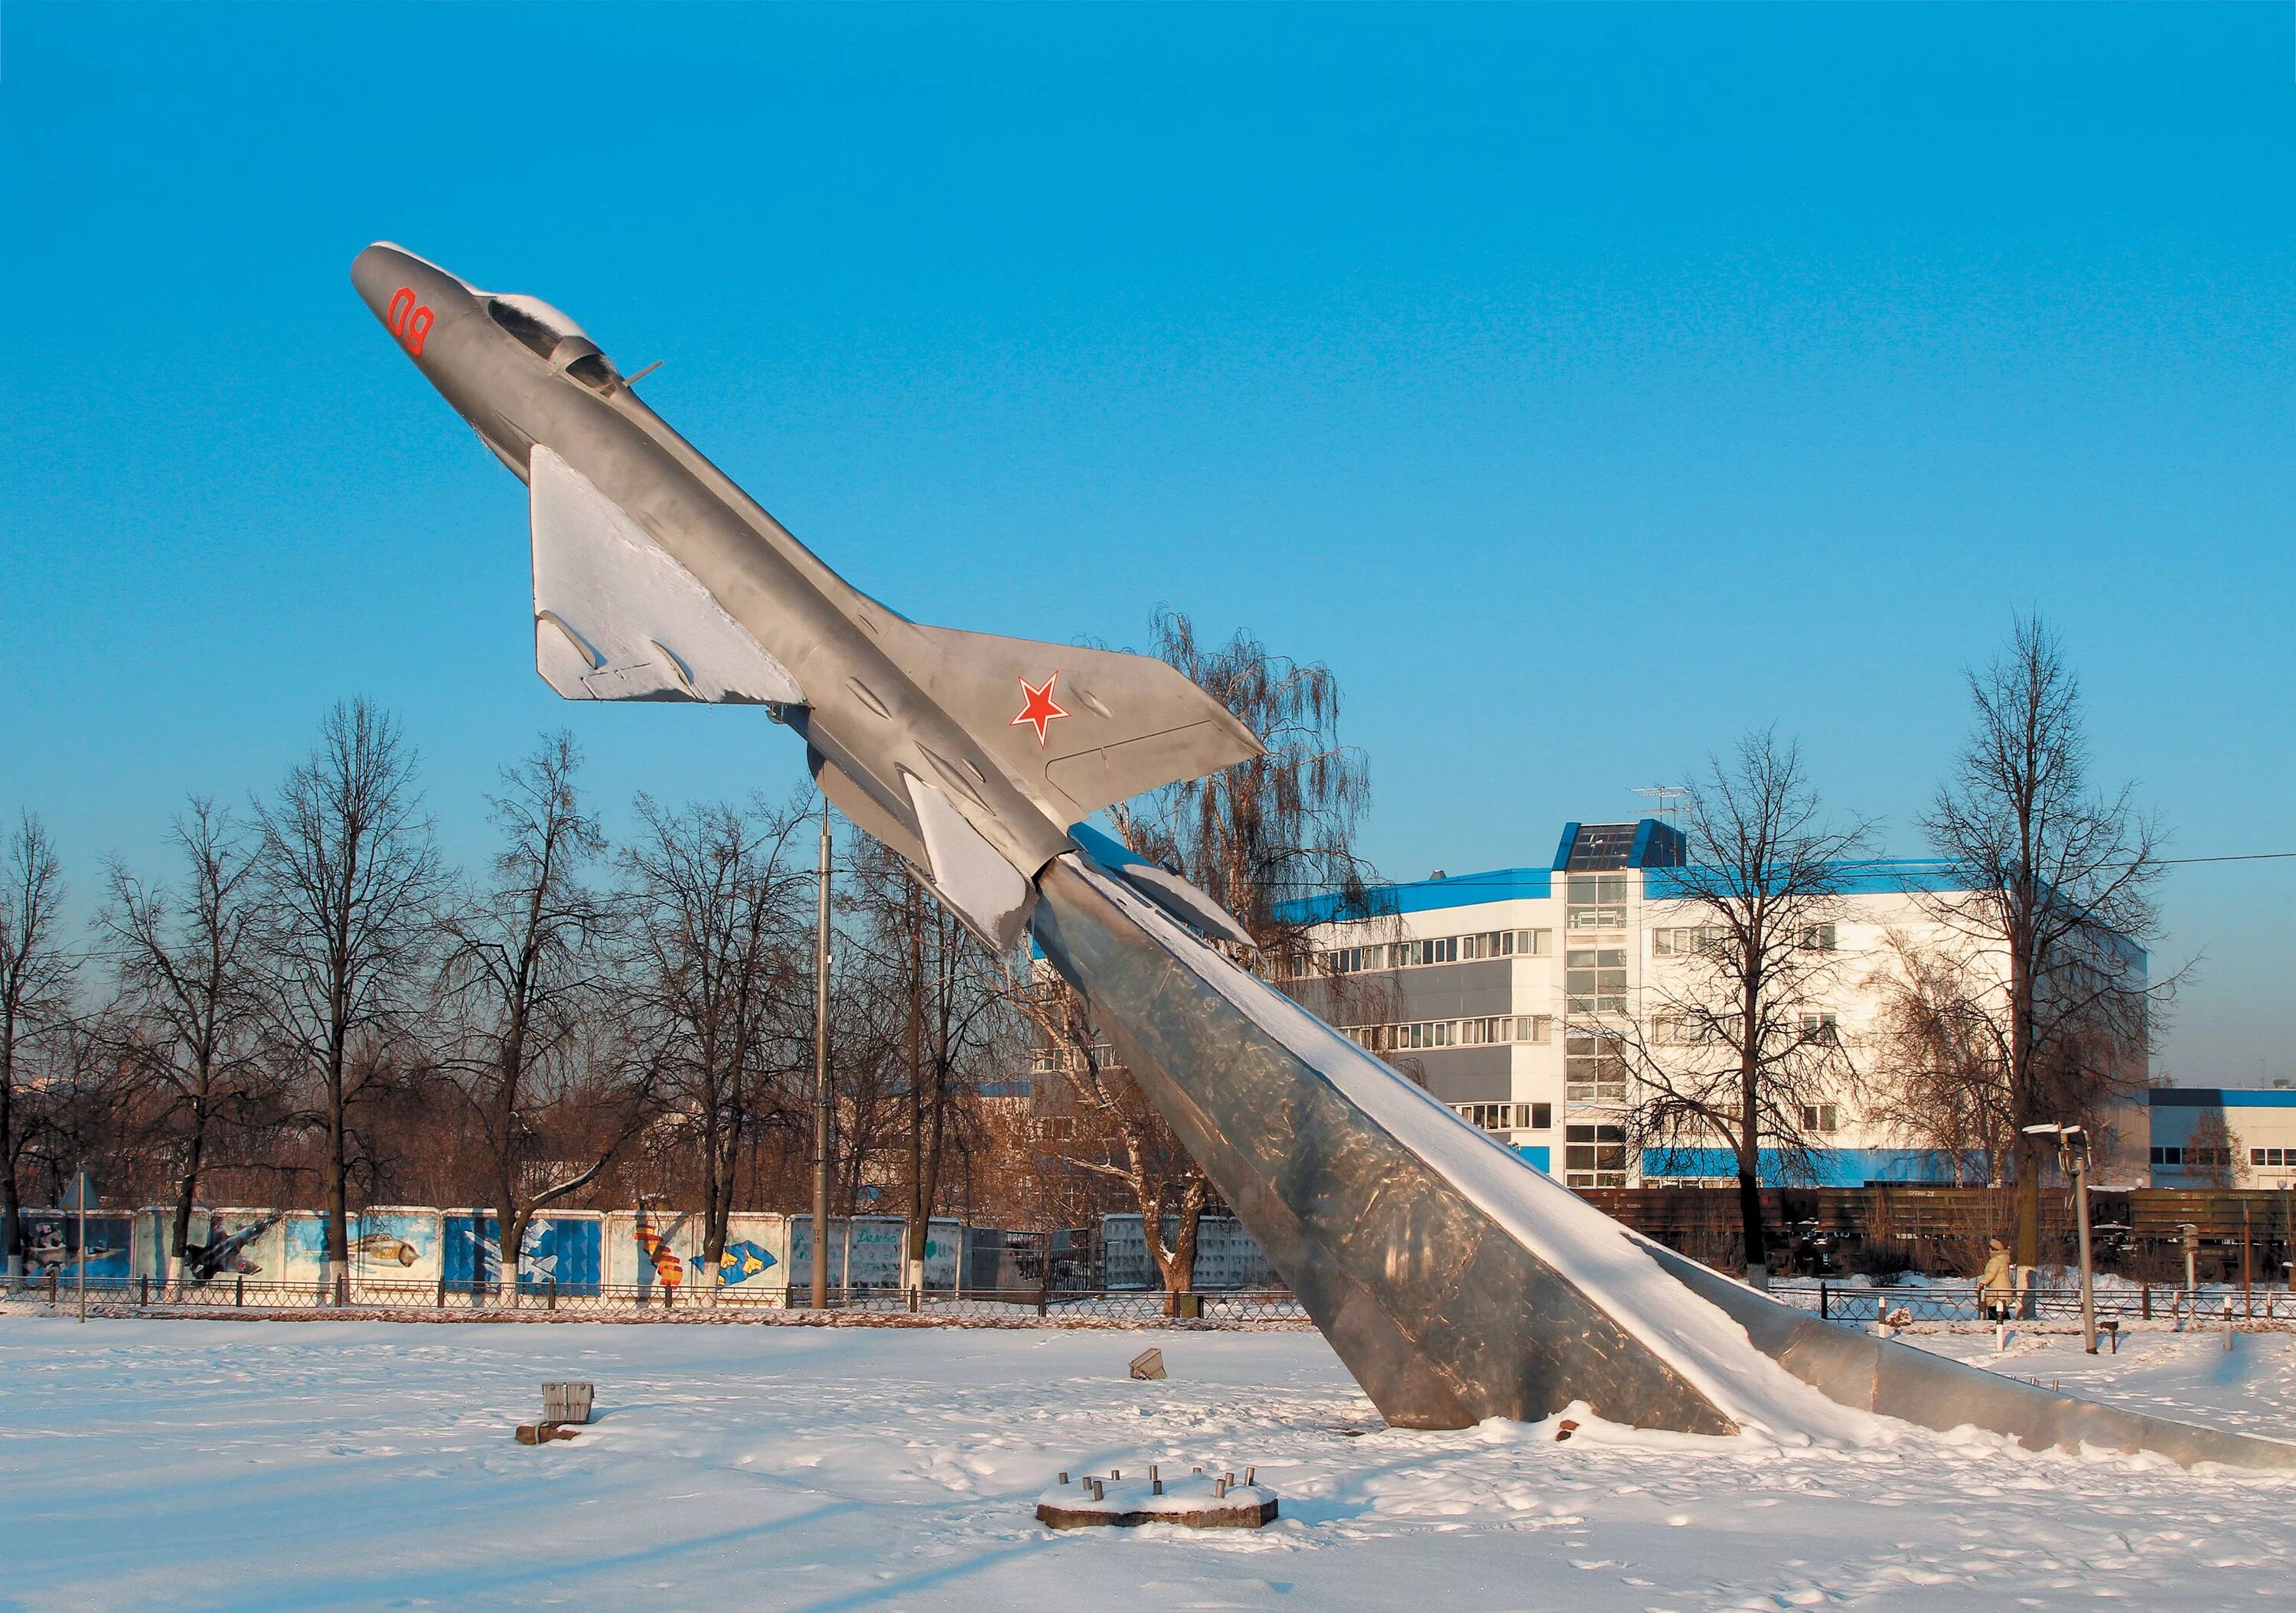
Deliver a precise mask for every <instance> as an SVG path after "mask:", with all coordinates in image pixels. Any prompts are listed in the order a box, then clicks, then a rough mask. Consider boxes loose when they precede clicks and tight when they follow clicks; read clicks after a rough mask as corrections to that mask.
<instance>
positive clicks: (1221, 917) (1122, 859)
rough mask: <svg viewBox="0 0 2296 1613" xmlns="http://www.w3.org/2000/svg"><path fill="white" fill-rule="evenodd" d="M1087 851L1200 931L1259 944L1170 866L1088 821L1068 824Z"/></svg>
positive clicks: (1222, 938) (1221, 938)
mask: <svg viewBox="0 0 2296 1613" xmlns="http://www.w3.org/2000/svg"><path fill="white" fill-rule="evenodd" d="M1069 836H1070V838H1071V839H1072V840H1074V841H1075V842H1076V843H1077V844H1078V846H1080V847H1082V848H1083V850H1084V854H1085V855H1086V856H1087V857H1089V858H1091V859H1092V860H1093V861H1095V863H1098V864H1099V865H1100V866H1101V867H1102V868H1104V869H1106V870H1107V871H1108V872H1109V873H1111V874H1113V875H1115V876H1117V877H1118V878H1119V879H1121V880H1123V881H1124V883H1125V884H1127V885H1130V886H1131V887H1132V888H1133V889H1134V890H1136V891H1137V892H1139V893H1141V894H1142V895H1143V896H1145V897H1146V898H1147V899H1148V900H1149V901H1152V902H1154V903H1155V904H1156V905H1157V906H1158V907H1160V908H1161V909H1164V911H1165V912H1166V913H1168V914H1169V915H1170V916H1171V917H1172V918H1177V919H1178V920H1179V921H1180V922H1181V923H1182V924H1185V925H1186V926H1188V927H1189V928H1190V929H1192V930H1193V931H1195V932H1196V934H1199V935H1202V936H1205V937H1208V938H1209V939H1210V940H1213V941H1232V942H1234V943H1235V944H1236V945H1238V946H1246V947H1248V946H1251V945H1254V944H1256V943H1255V942H1253V941H1252V939H1251V935H1250V934H1249V933H1247V932H1246V931H1245V929H1244V927H1243V926H1242V925H1241V924H1239V923H1238V922H1237V921H1236V918H1235V916H1234V914H1232V913H1230V912H1229V911H1228V910H1227V909H1226V908H1224V907H1222V906H1220V904H1219V903H1218V902H1217V901H1213V900H1212V899H1211V898H1210V896H1207V895H1205V894H1204V893H1203V892H1202V891H1201V890H1199V889H1197V888H1196V887H1195V886H1194V885H1191V884H1189V883H1188V882H1187V881H1186V880H1185V879H1183V878H1181V877H1180V876H1178V875H1177V874H1175V873H1173V872H1172V870H1171V869H1169V868H1158V867H1157V866H1156V865H1155V864H1154V863H1152V862H1151V861H1149V860H1147V859H1146V858H1144V857H1142V856H1139V855H1138V854H1137V853H1136V852H1131V851H1129V850H1128V849H1126V847H1125V846H1124V845H1123V844H1122V843H1121V842H1119V841H1116V840H1113V839H1111V838H1110V837H1109V836H1108V835H1103V834H1102V833H1101V832H1100V831H1099V830H1098V829H1096V828H1094V827H1092V825H1090V824H1088V823H1076V824H1070V826H1069Z"/></svg>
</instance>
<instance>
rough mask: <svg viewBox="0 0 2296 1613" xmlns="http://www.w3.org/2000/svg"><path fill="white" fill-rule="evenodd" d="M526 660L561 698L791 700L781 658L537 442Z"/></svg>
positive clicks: (796, 698)
mask: <svg viewBox="0 0 2296 1613" xmlns="http://www.w3.org/2000/svg"><path fill="white" fill-rule="evenodd" d="M529 470H530V473H529V488H530V490H531V493H530V505H529V508H530V513H531V515H532V519H533V529H534V664H535V670H536V671H538V672H540V673H541V674H542V679H543V681H544V682H545V683H547V684H548V685H549V686H550V687H552V688H553V689H556V690H557V691H558V692H559V693H560V694H561V695H564V696H565V697H566V698H567V699H569V700H700V701H709V702H712V703H732V704H749V705H754V704H784V705H797V704H801V703H802V702H803V701H804V699H805V695H804V694H803V693H802V692H801V691H800V690H799V687H798V684H797V679H794V678H792V677H791V675H790V673H789V671H788V669H787V668H785V667H783V665H782V663H781V662H778V661H776V660H775V659H774V658H773V656H772V655H770V654H767V652H766V650H765V647H764V646H761V645H760V644H758V641H757V640H756V639H755V638H752V637H750V631H749V630H748V629H746V628H744V627H742V625H741V623H739V622H737V621H734V619H733V617H731V616H729V615H727V614H726V610H725V607H724V606H722V605H719V604H718V603H717V600H716V599H714V598H712V597H710V593H709V589H708V588H704V587H702V586H701V582H700V581H699V580H697V579H696V578H695V577H694V575H693V572H689V571H687V570H686V569H685V567H684V566H682V565H680V564H678V563H677V562H676V560H674V559H672V558H671V557H670V555H669V553H668V551H667V550H666V549H664V548H663V547H661V546H660V544H658V543H656V542H655V541H654V540H653V539H652V538H650V537H648V536H647V535H646V533H645V531H644V529H643V528H642V527H640V526H639V525H638V523H636V522H635V521H633V520H631V519H630V517H629V515H628V514H627V513H626V512H625V511H624V510H623V509H622V508H621V506H619V505H617V504H615V503H614V502H613V500H611V498H607V497H606V496H605V494H603V493H602V492H600V491H599V490H598V489H597V487H596V486H595V485H594V483H593V482H592V481H590V479H589V478H588V477H586V476H585V475H583V474H582V473H581V472H579V471H578V470H576V469H575V468H574V467H573V466H572V465H568V464H567V463H566V461H565V460H563V459H562V458H560V457H558V456H557V455H556V454H554V453H553V452H552V451H551V450H550V449H547V448H545V447H542V446H540V445H537V447H536V448H535V450H534V457H533V460H532V463H531V465H530V467H529Z"/></svg>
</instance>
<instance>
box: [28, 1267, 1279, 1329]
mask: <svg viewBox="0 0 2296 1613" xmlns="http://www.w3.org/2000/svg"><path fill="white" fill-rule="evenodd" d="M0 1297H4V1298H7V1299H12V1300H13V1301H16V1302H17V1303H19V1304H29V1305H30V1306H32V1307H33V1308H35V1309H52V1310H57V1311H73V1310H76V1309H77V1307H78V1304H79V1303H80V1289H79V1287H78V1284H77V1283H76V1282H74V1281H73V1280H71V1279H70V1277H68V1276H66V1277H59V1276H58V1275H57V1274H55V1273H54V1272H53V1271H51V1272H50V1273H49V1274H48V1275H47V1276H45V1278H43V1279H42V1280H38V1281H34V1282H28V1283H27V1284H26V1285H25V1286H24V1287H22V1288H19V1289H17V1290H16V1291H14V1292H13V1293H12V1294H7V1293H4V1292H0ZM811 1298H812V1296H811V1292H810V1290H809V1289H807V1288H758V1287H755V1286H751V1285H742V1286H740V1287H733V1286H725V1287H710V1286H684V1285H672V1284H665V1283H650V1284H646V1285H644V1286H641V1287H635V1288H633V1287H614V1286H610V1285H607V1284H603V1283H587V1284H580V1285H572V1286H567V1287H561V1286H559V1285H558V1284H556V1283H554V1282H551V1281H548V1280H544V1281H541V1282H536V1283H522V1284H521V1286H520V1288H519V1290H518V1293H517V1294H516V1296H505V1295H504V1294H502V1293H501V1292H500V1291H499V1290H497V1289H496V1288H493V1287H491V1286H489V1287H484V1288H476V1287H472V1286H471V1285H470V1284H468V1283H459V1284H458V1283H450V1282H428V1283H406V1282H397V1283H394V1282H370V1281H365V1280H354V1281H352V1282H350V1283H349V1284H348V1285H347V1287H346V1288H344V1289H343V1290H341V1291H340V1293H339V1294H338V1295H337V1296H336V1297H335V1302H334V1303H332V1304H330V1303H329V1301H328V1297H327V1296H326V1295H325V1294H324V1292H323V1291H322V1290H321V1289H319V1288H317V1287H316V1285H314V1284H311V1283H307V1282H303V1283H285V1282H257V1281H250V1280H248V1279H246V1278H244V1277H225V1278H217V1279H216V1280H213V1281H210V1282H205V1283H196V1282H186V1283H181V1284H169V1283H161V1282H156V1281H153V1280H151V1279H148V1278H136V1279H131V1280H124V1281H123V1280H118V1279H113V1280H107V1281H100V1282H99V1281H94V1280H91V1281H90V1282H89V1283H88V1284H87V1288H86V1303H87V1306H88V1309H89V1311H90V1312H91V1313H96V1314H102V1315H107V1316H111V1315H136V1314H140V1315H155V1316H162V1315H201V1314H209V1313H215V1312H217V1311H230V1312H236V1313H242V1314H255V1315H266V1314H268V1315H293V1316H299V1317H307V1316H311V1315H314V1314H319V1315H325V1316H334V1317H344V1318H349V1317H356V1316H388V1317H391V1318H394V1319H408V1318H419V1317H422V1316H429V1317H431V1318H434V1319H437V1320H451V1321H477V1320H481V1319H500V1320H513V1319H514V1320H518V1321H545V1320H549V1319H552V1318H557V1317H564V1318H567V1319H568V1320H578V1319H582V1318H586V1317H587V1318H598V1319H611V1320H615V1321H777V1322H785V1323H786V1322H799V1323H806V1322H818V1321H824V1320H849V1321H916V1322H920V1323H931V1322H953V1323H966V1322H975V1323H1005V1324H1016V1325H1017V1324H1027V1323H1033V1322H1035V1321H1039V1320H1042V1321H1047V1322H1054V1323H1060V1324H1074V1323H1088V1324H1097V1325H1107V1326H1134V1327H1152V1326H1167V1325H1177V1326H1209V1327H1238V1326H1252V1325H1262V1324H1270V1323H1289V1324H1297V1325H1305V1323H1306V1321H1307V1313H1306V1311H1305V1310H1303V1309H1302V1308H1301V1306H1300V1302H1299V1300H1298V1298H1297V1297H1296V1296H1293V1295H1292V1294H1291V1293H1289V1292H1287V1291H1285V1290H1282V1289H1262V1290H1253V1291H1250V1292H1234V1293H1215V1294H1167V1293H1162V1292H1159V1291H1156V1290H1152V1289H1150V1290H1139V1289H1131V1290H1113V1291H1109V1290H1102V1291H1080V1290H1071V1289H1064V1288H1001V1289H984V1290H977V1291H971V1292H964V1293H952V1292H949V1291H947V1290H937V1289H928V1290H924V1291H922V1292H916V1291H910V1290H903V1289H898V1288H832V1289H831V1290H830V1291H829V1303H828V1304H827V1306H826V1307H825V1308H824V1310H820V1311H816V1310H815V1309H813V1308H812V1305H811Z"/></svg>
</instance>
